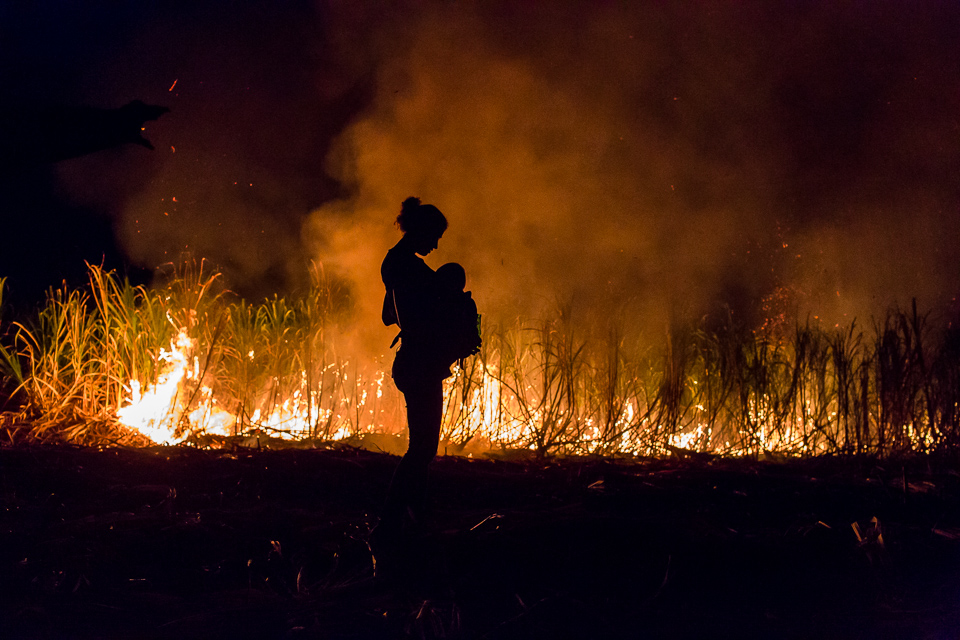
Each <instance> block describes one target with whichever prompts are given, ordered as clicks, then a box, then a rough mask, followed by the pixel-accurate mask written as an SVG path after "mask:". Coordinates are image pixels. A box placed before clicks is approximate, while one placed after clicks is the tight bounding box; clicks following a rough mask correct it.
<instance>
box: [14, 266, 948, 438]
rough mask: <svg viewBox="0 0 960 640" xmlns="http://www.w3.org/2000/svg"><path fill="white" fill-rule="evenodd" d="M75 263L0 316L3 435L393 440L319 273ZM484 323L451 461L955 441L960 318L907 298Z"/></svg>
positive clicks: (375, 366) (457, 382)
mask: <svg viewBox="0 0 960 640" xmlns="http://www.w3.org/2000/svg"><path fill="white" fill-rule="evenodd" d="M89 274H90V277H89V285H88V286H87V287H85V288H83V289H75V290H69V289H53V290H51V291H50V293H49V294H48V296H47V300H46V303H45V305H43V306H42V307H41V308H40V309H39V311H38V312H37V313H36V315H35V316H34V317H32V318H28V319H25V320H23V321H19V322H9V323H6V324H5V326H4V335H3V341H2V347H0V360H2V365H3V375H4V383H5V388H6V396H7V398H8V401H7V406H6V413H5V414H4V417H3V424H4V430H5V431H6V434H7V437H8V438H11V439H17V438H31V439H38V440H46V441H67V442H74V443H82V444H109V443H125V444H148V443H150V442H154V443H167V444H172V443H178V442H184V441H193V442H199V443H205V444H215V443H216V442H218V441H222V440H223V439H224V438H232V437H249V436H251V435H258V436H269V437H273V438H280V439H284V440H294V441H304V440H322V441H342V440H347V441H351V442H362V441H363V440H364V439H367V440H371V441H374V440H375V441H376V442H377V443H378V444H379V446H385V445H384V443H385V442H388V441H389V440H390V438H392V437H394V436H397V437H399V435H400V434H402V431H403V412H402V399H401V398H400V397H399V394H398V393H397V392H396V390H395V389H394V387H393V385H392V384H391V383H390V381H389V373H388V370H389V363H390V360H391V357H390V355H389V354H386V355H385V356H381V357H379V358H369V357H364V356H363V355H362V354H360V353H354V352H351V350H350V348H349V346H348V345H350V344H351V341H350V339H349V326H348V325H349V316H348V314H347V313H346V312H345V311H344V309H345V308H347V307H348V306H349V304H347V301H346V295H345V294H344V292H342V291H340V290H338V289H337V288H336V287H335V286H334V285H332V284H331V282H330V281H329V280H328V279H327V278H326V277H325V275H324V272H323V270H322V268H317V269H315V270H314V272H313V279H312V286H311V287H310V288H309V290H308V291H307V292H306V293H305V294H304V295H303V296H301V297H298V298H296V299H284V298H279V297H274V298H271V299H268V300H265V301H263V302H261V303H259V304H250V303H248V302H245V301H243V300H240V299H237V298H236V297H234V296H232V295H231V294H230V293H229V292H227V291H225V290H224V289H223V287H222V286H221V284H220V283H219V280H218V277H217V275H216V274H210V273H207V272H205V271H204V269H203V267H202V265H200V266H196V265H194V266H190V265H187V266H184V267H182V268H180V269H178V270H176V271H175V272H173V273H170V274H169V277H168V278H167V281H166V284H165V285H163V286H158V287H155V288H145V287H140V286H132V285H131V284H130V283H129V282H126V281H124V280H122V279H121V278H120V277H118V276H117V275H116V274H115V273H112V272H106V271H104V270H102V269H100V268H98V267H95V266H91V267H90V272H89ZM485 325H486V326H485V327H484V329H485V333H484V347H483V350H482V351H481V353H480V354H479V355H478V356H477V357H475V358H472V359H470V360H468V361H467V362H466V363H465V364H464V367H463V368H462V369H458V370H457V371H456V375H455V376H454V377H452V378H451V379H450V380H449V381H448V383H447V389H446V394H445V398H446V399H445V416H444V436H443V437H444V444H443V445H442V447H443V448H444V449H445V450H446V451H448V452H470V451H484V450H488V449H524V450H532V451H534V452H536V453H537V454H539V455H549V454H576V455H580V454H603V455H641V456H650V455H661V454H664V453H666V452H668V451H670V450H672V449H685V450H689V451H692V452H703V453H717V454H726V455H759V454H764V453H768V452H774V453H781V454H786V455H814V454H826V453H871V454H880V455H887V454H891V453H901V452H907V451H915V452H930V451H936V450H945V449H955V448H956V446H957V444H958V442H960V328H958V327H957V326H956V324H955V323H949V322H946V321H941V320H939V319H937V318H934V317H933V316H932V315H931V314H924V313H920V312H918V311H917V309H916V306H915V305H914V306H913V308H911V309H910V310H909V311H903V310H897V309H895V310H892V311H890V312H889V313H888V314H887V315H886V317H885V318H884V319H882V320H881V321H876V322H875V323H874V324H873V326H871V327H869V328H864V327H863V326H862V325H860V324H851V325H850V326H847V327H835V328H824V327H822V326H820V325H818V324H813V323H810V322H807V323H802V324H797V325H796V326H794V327H793V328H792V329H790V330H784V329H783V328H782V327H781V328H770V327H765V328H763V329H761V330H756V331H754V330H746V329H742V328H738V327H736V326H735V325H734V323H733V322H728V323H725V324H723V325H722V326H720V327H719V328H711V329H708V328H706V327H705V326H699V327H697V326H692V327H683V328H678V329H675V330H673V331H671V332H668V334H666V335H664V336H662V337H661V336H657V337H654V338H651V337H650V336H642V335H638V334H637V333H636V332H635V331H634V330H633V329H632V327H631V322H630V318H629V317H628V316H627V314H626V313H621V314H618V315H616V316H615V317H613V318H612V319H609V320H608V321H606V323H605V324H602V325H597V324H595V325H593V326H586V325H585V324H584V323H580V322H575V321H574V320H573V318H572V315H571V313H570V312H569V311H561V312H559V313H557V314H556V315H555V316H553V317H550V318H540V319H532V320H527V319H522V318H521V319H516V320H513V321H512V322H509V323H497V322H491V321H489V319H487V318H485ZM394 439H397V438H394Z"/></svg>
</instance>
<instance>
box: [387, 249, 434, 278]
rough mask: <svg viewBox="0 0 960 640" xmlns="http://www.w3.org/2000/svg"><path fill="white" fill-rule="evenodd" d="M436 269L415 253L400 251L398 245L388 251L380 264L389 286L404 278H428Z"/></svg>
mask: <svg viewBox="0 0 960 640" xmlns="http://www.w3.org/2000/svg"><path fill="white" fill-rule="evenodd" d="M433 273H434V271H433V269H431V268H430V267H428V266H427V264H426V263H425V262H424V261H423V259H422V258H420V257H419V256H417V255H416V254H414V253H409V252H406V251H398V250H397V248H396V247H394V248H393V249H390V250H389V251H387V255H386V257H384V259H383V263H382V264H381V265H380V277H381V278H383V282H384V283H385V284H387V285H388V286H393V285H394V284H397V283H399V282H400V281H403V280H408V279H419V278H428V277H430V275H431V274H433Z"/></svg>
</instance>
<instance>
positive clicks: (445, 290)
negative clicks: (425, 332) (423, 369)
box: [437, 262, 481, 364]
mask: <svg viewBox="0 0 960 640" xmlns="http://www.w3.org/2000/svg"><path fill="white" fill-rule="evenodd" d="M437 279H438V280H439V282H440V311H441V313H442V314H443V316H444V327H445V330H444V332H443V336H442V340H443V353H444V358H445V360H446V361H447V362H448V363H450V364H452V363H454V362H456V361H458V360H462V359H464V358H466V357H467V356H471V355H473V354H475V353H477V352H478V351H480V344H481V338H480V314H479V313H477V303H476V302H474V301H473V296H472V294H471V293H470V292H469V291H464V290H463V289H464V287H466V284H467V273H466V271H464V269H463V267H462V266H461V265H459V264H457V263H456V262H448V263H447V264H444V265H441V266H440V267H439V268H438V269H437Z"/></svg>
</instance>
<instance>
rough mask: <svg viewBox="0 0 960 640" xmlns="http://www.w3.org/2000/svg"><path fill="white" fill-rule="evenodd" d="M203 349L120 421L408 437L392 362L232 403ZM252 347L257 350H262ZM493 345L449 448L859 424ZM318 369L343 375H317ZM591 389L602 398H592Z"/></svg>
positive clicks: (777, 436)
mask: <svg viewBox="0 0 960 640" xmlns="http://www.w3.org/2000/svg"><path fill="white" fill-rule="evenodd" d="M196 352H197V344H196V340H194V339H191V338H190V337H189V335H188V334H187V330H186V329H181V330H180V331H179V332H178V333H177V335H176V337H175V338H174V339H172V340H171V344H170V349H169V350H167V349H161V350H160V352H159V353H158V354H157V355H156V356H155V361H156V362H157V363H158V365H159V373H158V375H157V378H156V381H155V382H154V383H152V384H147V385H144V384H142V383H141V382H140V381H138V380H131V381H130V382H129V397H128V398H127V399H126V401H125V402H124V403H123V406H121V407H120V408H119V409H117V410H116V416H117V419H118V420H119V422H120V423H121V424H123V425H125V426H127V427H129V428H131V429H134V430H136V431H137V432H138V433H140V434H142V435H143V436H145V437H147V438H148V439H149V440H150V441H152V442H154V443H157V444H176V443H180V442H183V441H185V440H187V439H189V438H191V437H194V436H197V435H202V434H210V435H219V436H235V435H240V434H243V433H249V432H251V431H261V432H267V433H269V434H270V435H271V436H273V437H278V438H281V439H286V440H298V439H307V438H319V439H323V440H327V441H341V440H344V439H347V438H351V437H360V438H362V437H363V436H365V435H369V434H389V435H394V436H403V435H404V427H405V420H404V415H403V409H402V397H401V396H400V395H399V394H398V393H397V391H396V390H395V389H394V387H393V385H392V384H389V383H387V384H386V385H385V384H384V381H385V379H386V377H387V376H386V373H385V372H384V370H383V368H382V367H381V368H380V370H378V371H376V372H375V373H374V374H373V375H363V374H362V372H360V371H359V370H357V369H351V368H350V366H349V363H348V362H343V363H339V364H338V363H334V364H328V365H326V366H325V367H323V369H322V370H321V371H320V372H319V374H321V375H318V374H317V372H314V374H313V375H311V373H310V372H309V371H307V370H303V371H300V372H298V373H297V375H296V376H295V377H297V378H298V380H297V381H296V383H295V384H293V385H292V386H291V385H289V384H288V385H286V386H285V387H284V388H286V389H287V390H288V393H287V394H286V395H281V394H279V393H278V392H277V390H278V389H279V388H281V387H283V386H284V385H280V384H279V380H273V381H272V382H273V383H276V384H275V385H274V386H273V388H271V389H268V390H267V391H266V392H264V393H262V394H261V397H269V402H260V403H259V406H256V407H253V408H252V410H250V409H247V408H245V407H243V406H242V405H240V406H237V403H236V402H234V403H233V405H234V408H233V409H232V410H231V409H229V408H227V407H226V406H225V403H221V402H220V400H219V396H218V392H217V391H215V389H217V388H218V386H220V383H221V382H222V381H218V380H215V379H213V376H211V375H209V374H207V375H206V377H205V374H204V371H203V368H202V367H201V363H200V358H199V357H198V356H197V355H196ZM247 355H248V357H249V358H250V359H253V358H254V356H255V354H254V352H253V351H250V352H249V353H248V354H247ZM491 355H496V354H495V353H493V354H491V352H488V353H487V357H485V358H483V359H481V358H479V357H478V358H476V359H475V360H473V361H468V362H467V363H465V367H464V368H460V367H455V368H454V375H453V376H452V377H451V378H449V379H448V380H447V381H446V382H445V390H444V424H443V441H444V443H445V444H444V446H442V447H441V451H447V452H466V451H482V450H485V449H491V448H493V449H502V448H518V449H529V450H536V451H538V452H555V453H571V454H611V453H613V454H620V455H623V454H627V455H642V456H648V455H660V454H664V453H666V452H668V451H670V450H672V449H673V450H675V449H683V450H688V451H697V452H721V453H725V454H728V455H744V454H752V453H759V452H768V451H770V452H783V453H789V454H818V453H825V452H830V451H835V450H836V449H837V448H838V447H839V446H842V443H841V442H840V441H839V440H840V439H841V438H844V437H849V431H850V428H851V417H850V415H849V413H848V414H847V415H845V416H840V415H839V414H838V408H839V405H838V400H836V399H831V398H828V397H825V396H823V395H822V394H821V396H820V397H815V396H814V395H813V394H811V395H810V396H808V397H804V396H803V394H800V395H796V394H794V397H795V401H794V402H793V403H792V404H791V405H789V406H786V407H785V406H784V405H785V402H784V399H783V398H782V397H780V396H778V395H777V393H778V392H777V391H776V390H774V392H773V393H772V394H771V395H768V396H764V395H761V394H758V393H756V392H755V390H749V389H748V390H746V391H745V390H744V389H742V388H741V389H739V390H738V392H739V393H740V395H741V396H744V397H743V398H742V400H743V402H742V415H741V416H740V420H739V422H738V427H737V428H736V429H732V430H731V429H730V428H729V427H728V428H723V426H722V425H723V423H722V421H721V419H722V418H723V417H724V416H721V415H720V414H721V411H720V410H719V408H718V407H717V406H713V407H705V406H704V404H703V402H704V401H705V400H706V399H709V396H710V393H711V391H709V390H704V388H703V386H702V385H700V384H699V383H698V381H697V380H694V379H690V380H688V381H687V382H685V383H684V385H685V388H683V389H680V390H679V392H678V393H675V394H673V395H674V396H675V398H674V402H673V403H672V404H669V398H670V394H669V389H665V383H664V381H663V380H661V381H659V382H658V383H657V385H659V387H658V386H657V385H654V387H653V390H652V391H651V389H650V388H649V385H648V386H647V388H641V387H643V385H642V384H640V381H639V380H636V379H632V380H630V379H628V380H626V381H625V382H626V384H620V385H619V386H620V391H621V392H620V393H619V394H613V393H611V388H609V387H608V388H607V389H599V390H598V389H589V388H587V387H585V386H584V381H583V380H581V381H579V382H575V381H573V380H570V379H566V378H564V377H563V376H562V375H559V374H557V373H556V371H553V372H551V365H550V363H544V362H540V363H527V365H528V366H527V367H526V375H518V372H520V371H521V370H523V368H522V367H517V366H516V363H513V364H514V366H513V367H512V368H511V370H510V371H509V372H506V371H501V368H500V366H499V363H498V362H496V359H495V358H492V357H490V356H491ZM527 355H528V356H530V357H532V355H531V354H527ZM556 364H557V363H554V365H553V366H556ZM691 373H692V372H691ZM701 373H704V374H708V373H709V372H701ZM318 378H319V379H322V380H325V381H326V382H330V381H331V380H332V381H334V384H326V383H320V384H318V383H317V379H318ZM585 379H586V380H589V376H586V377H585ZM311 381H312V382H311ZM594 382H595V381H594ZM715 383H716V381H714V384H715ZM811 384H815V381H814V383H811ZM587 386H589V385H587ZM731 390H732V389H728V390H727V391H728V392H730V391H731ZM591 391H592V392H593V393H594V394H595V395H599V396H601V397H600V398H598V397H590V396H589V394H590V392H591ZM712 392H713V393H715V392H716V389H714V390H713V391H712ZM867 413H869V411H868V412H867ZM664 418H666V419H667V420H665V419H664ZM868 418H869V416H868ZM668 420H669V422H668ZM861 426H863V425H861ZM900 432H901V434H902V436H903V437H905V438H906V439H907V443H908V445H909V446H910V447H912V448H930V447H931V446H933V444H934V442H935V438H934V432H933V430H932V429H930V428H924V427H921V426H919V424H918V422H917V421H916V420H914V421H911V422H910V423H908V424H905V425H903V426H902V428H901V429H900Z"/></svg>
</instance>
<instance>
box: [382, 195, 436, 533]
mask: <svg viewBox="0 0 960 640" xmlns="http://www.w3.org/2000/svg"><path fill="white" fill-rule="evenodd" d="M396 224H397V226H398V227H399V228H400V230H401V231H402V232H403V237H402V238H401V239H400V241H399V242H398V243H397V244H396V245H395V246H394V247H393V248H392V249H390V250H389V251H388V252H387V256H386V258H384V260H383V264H382V265H381V267H380V275H381V277H382V278H383V284H384V286H385V287H386V290H387V291H386V296H385V298H384V302H383V321H384V323H385V324H387V325H390V324H394V323H396V324H398V325H399V326H400V349H399V351H398V352H397V356H396V358H395V359H394V361H393V381H394V383H395V384H396V385H397V389H399V390H400V391H401V392H402V393H403V398H404V400H405V402H406V404H407V425H408V428H409V431H410V443H409V445H408V447H407V452H406V454H405V455H404V456H403V459H401V460H400V464H399V465H398V466H397V470H396V471H395V472H394V475H393V480H392V482H391V483H390V489H389V491H388V493H387V503H386V506H385V508H384V512H383V515H382V517H381V520H380V526H378V528H377V529H378V535H381V536H384V537H394V536H396V535H397V534H399V533H400V532H401V529H402V527H403V524H404V522H405V521H407V522H410V521H412V522H416V521H417V519H418V518H419V517H420V515H421V512H422V509H423V506H424V499H425V495H426V488H427V467H428V466H429V464H430V461H431V460H433V458H434V456H436V454H437V447H438V446H439V443H440V421H441V418H442V416H443V379H444V378H446V377H447V376H449V375H450V368H449V363H445V362H444V356H443V354H442V349H441V345H440V344H439V342H438V339H437V337H438V335H440V331H441V330H442V329H443V327H442V321H441V314H440V305H439V298H440V282H439V281H438V278H437V274H436V272H435V271H434V270H433V269H431V268H430V267H428V266H427V265H426V263H425V262H424V261H423V259H422V258H421V257H420V256H425V255H427V254H428V253H430V252H431V251H433V250H434V249H436V248H437V242H438V241H439V240H440V237H441V236H443V232H444V231H446V229H447V219H446V218H445V217H444V215H443V214H442V213H441V212H440V210H439V209H437V208H436V207H435V206H433V205H432V204H422V203H421V202H420V199H419V198H407V199H406V200H404V201H403V204H402V206H401V209H400V215H399V216H397V221H396Z"/></svg>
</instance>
